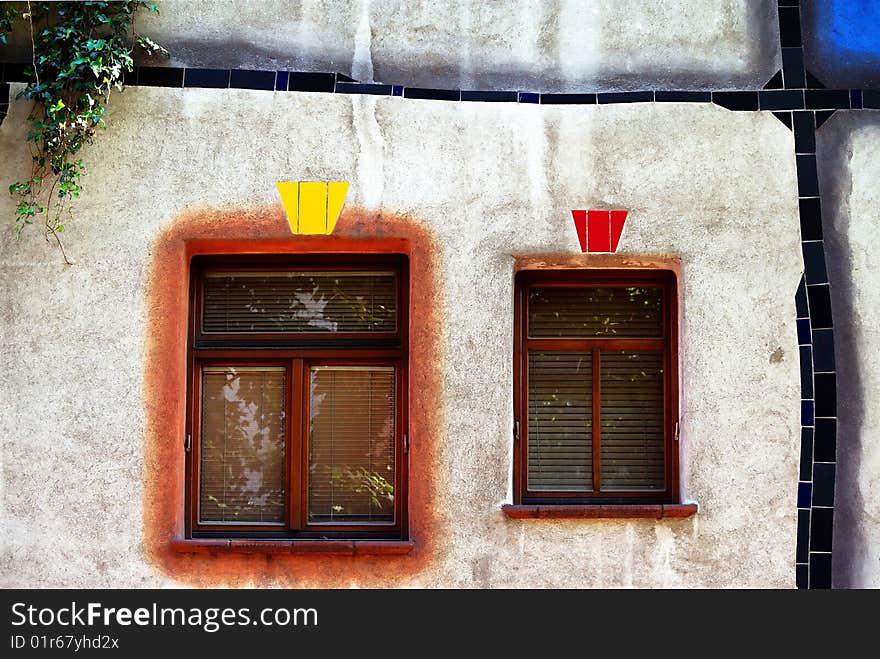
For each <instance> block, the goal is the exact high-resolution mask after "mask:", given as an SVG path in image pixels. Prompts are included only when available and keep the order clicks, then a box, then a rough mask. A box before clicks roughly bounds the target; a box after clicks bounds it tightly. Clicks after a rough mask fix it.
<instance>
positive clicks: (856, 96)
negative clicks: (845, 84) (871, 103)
mask: <svg viewBox="0 0 880 659" xmlns="http://www.w3.org/2000/svg"><path fill="white" fill-rule="evenodd" d="M849 106H850V107H851V108H852V109H853V110H861V109H862V90H861V89H851V90H850V92H849Z"/></svg>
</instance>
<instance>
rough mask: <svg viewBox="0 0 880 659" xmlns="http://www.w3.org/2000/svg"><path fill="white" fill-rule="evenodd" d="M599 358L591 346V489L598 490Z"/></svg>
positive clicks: (600, 399) (599, 484)
mask: <svg viewBox="0 0 880 659" xmlns="http://www.w3.org/2000/svg"><path fill="white" fill-rule="evenodd" d="M599 368H600V360H599V348H593V491H594V492H598V491H599V490H600V488H601V486H602V473H601V469H600V467H601V464H600V462H601V460H602V452H601V450H600V446H599V445H600V442H601V441H602V437H601V435H602V430H601V422H602V419H601V414H602V398H601V396H602V393H601V390H600V387H599V383H600V377H601V374H600V373H599Z"/></svg>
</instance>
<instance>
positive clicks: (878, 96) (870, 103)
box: [862, 89, 880, 110]
mask: <svg viewBox="0 0 880 659" xmlns="http://www.w3.org/2000/svg"><path fill="white" fill-rule="evenodd" d="M862 107H863V108H871V109H874V110H876V109H880V89H863V90H862Z"/></svg>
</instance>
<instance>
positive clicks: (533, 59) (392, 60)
mask: <svg viewBox="0 0 880 659" xmlns="http://www.w3.org/2000/svg"><path fill="white" fill-rule="evenodd" d="M157 4H158V5H159V8H160V12H161V13H160V15H159V16H158V17H157V16H155V15H154V14H147V13H146V12H143V13H142V14H141V17H140V19H139V20H138V23H137V26H136V29H137V30H138V32H140V33H142V34H146V35H148V36H150V37H152V38H154V39H155V40H156V41H158V42H160V43H162V44H164V45H165V46H166V47H168V49H169V50H170V51H171V53H172V59H171V62H170V63H171V64H173V65H175V66H194V67H218V68H224V69H225V68H230V67H240V68H255V69H272V70H275V69H281V70H286V69H289V70H292V71H338V72H340V73H344V74H346V75H350V76H352V77H354V78H356V79H358V80H362V81H365V82H366V81H373V80H375V81H381V82H386V83H394V84H405V85H410V86H424V87H449V88H455V89H474V88H479V89H522V90H533V91H572V90H575V91H577V90H584V89H595V88H601V89H629V88H639V89H652V88H655V87H656V88H673V89H677V88H694V87H707V88H714V89H724V88H728V87H731V88H736V87H743V88H751V89H755V88H760V87H761V85H763V84H764V83H765V82H767V80H768V79H769V78H770V76H772V75H773V73H775V72H776V71H777V70H778V69H779V68H780V66H781V63H780V56H779V51H778V41H779V37H778V29H777V27H776V26H777V18H776V0H652V1H651V2H644V1H643V0H614V2H608V1H607V0H560V1H559V2H546V1H545V0H513V1H509V2H498V1H494V2H485V0H447V1H445V2H437V1H428V0H421V1H413V0H301V1H299V2H288V1H287V0H250V1H247V2H242V1H241V0H238V1H236V2H232V1H231V0H220V1H216V0H215V1H211V2H209V1H207V0H197V1H195V2H189V1H188V2H183V0H165V1H162V2H158V3H157ZM27 46H28V43H27V42H26V41H23V40H21V39H19V42H18V43H13V44H12V46H11V48H10V50H11V51H12V52H13V53H14V54H15V55H16V56H17V58H19V59H28V57H22V54H23V53H24V54H26V53H28V52H29V51H27V50H26V47H27ZM2 52H3V51H2V49H0V53H2ZM156 62H157V63H159V64H166V63H167V62H165V61H164V60H157V61H156Z"/></svg>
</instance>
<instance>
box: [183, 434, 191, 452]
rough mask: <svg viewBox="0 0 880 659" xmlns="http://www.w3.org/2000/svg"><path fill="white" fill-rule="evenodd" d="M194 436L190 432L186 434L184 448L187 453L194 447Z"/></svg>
mask: <svg viewBox="0 0 880 659" xmlns="http://www.w3.org/2000/svg"><path fill="white" fill-rule="evenodd" d="M192 438H193V436H192V435H191V434H189V433H187V434H186V439H185V440H184V442H183V450H184V451H186V452H187V453H189V452H190V450H191V449H192Z"/></svg>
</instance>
